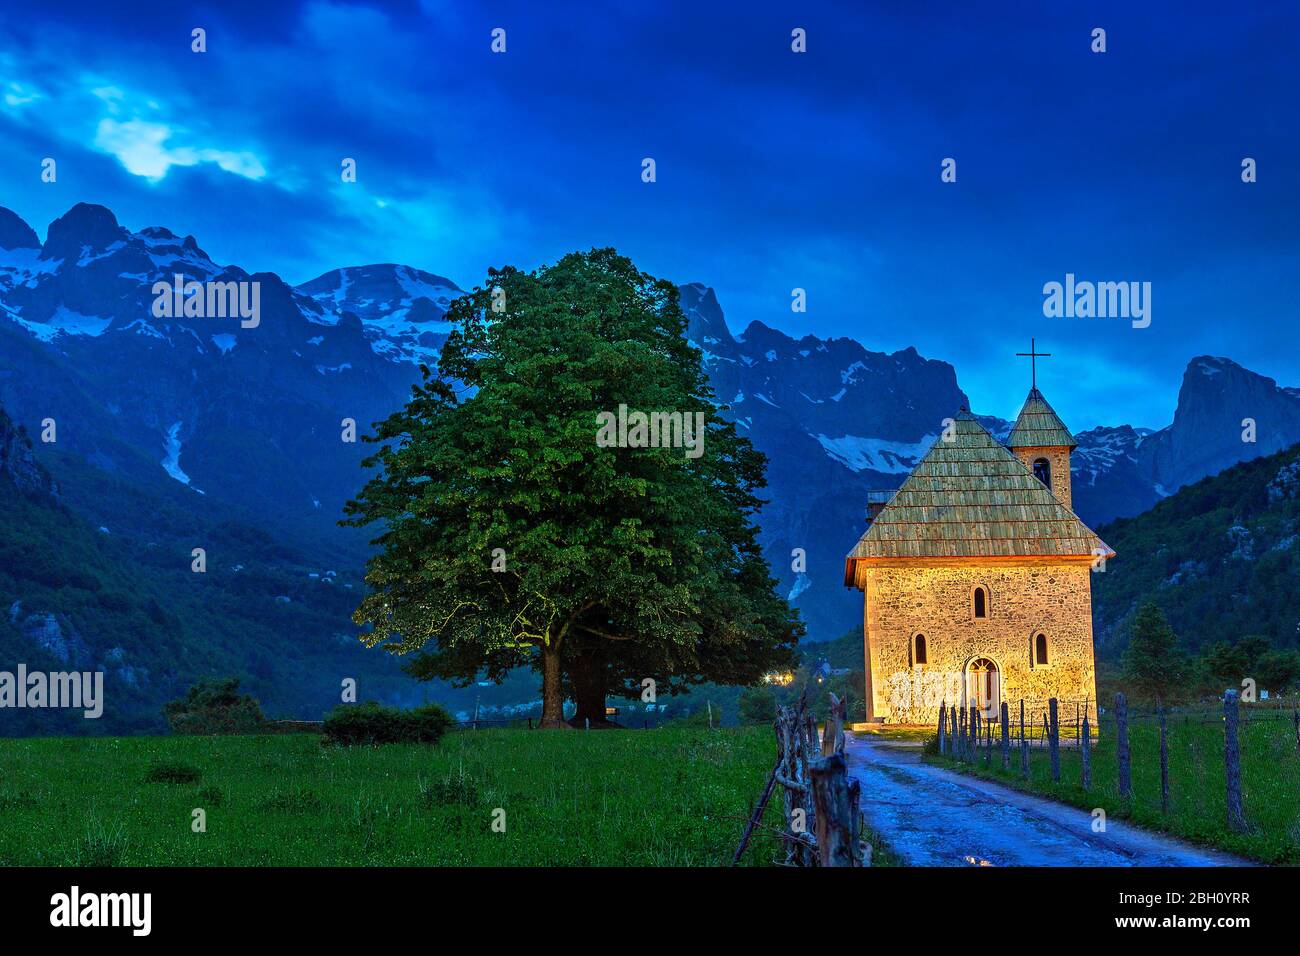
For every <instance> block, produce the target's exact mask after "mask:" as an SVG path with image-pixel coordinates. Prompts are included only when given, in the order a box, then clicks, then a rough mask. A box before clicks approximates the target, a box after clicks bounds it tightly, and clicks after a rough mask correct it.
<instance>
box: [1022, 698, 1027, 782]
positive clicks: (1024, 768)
mask: <svg viewBox="0 0 1300 956" xmlns="http://www.w3.org/2000/svg"><path fill="white" fill-rule="evenodd" d="M1020 779H1021V780H1028V779H1029V741H1028V740H1026V739H1025V699H1024V698H1023V697H1021V698H1020Z"/></svg>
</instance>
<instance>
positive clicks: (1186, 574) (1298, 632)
mask: <svg viewBox="0 0 1300 956" xmlns="http://www.w3.org/2000/svg"><path fill="white" fill-rule="evenodd" d="M1297 461H1300V446H1296V447H1293V448H1290V449H1288V450H1286V451H1282V452H1278V453H1277V454H1274V455H1270V456H1268V457H1264V458H1257V459H1255V460H1253V461H1248V462H1243V463H1241V464H1239V465H1235V466H1234V467H1232V468H1229V469H1227V470H1226V471H1223V472H1221V473H1220V474H1218V475H1214V476H1212V477H1209V478H1205V479H1202V480H1201V481H1198V482H1196V483H1195V484H1192V485H1189V486H1187V487H1185V488H1181V489H1179V491H1178V492H1177V493H1175V494H1174V495H1172V496H1170V497H1169V498H1166V499H1164V500H1163V501H1161V502H1159V503H1158V504H1157V505H1156V506H1155V507H1154V508H1152V509H1151V510H1150V511H1148V512H1146V513H1145V514H1142V515H1138V516H1137V517H1134V518H1127V519H1123V520H1120V521H1116V522H1113V523H1112V524H1109V525H1107V526H1105V527H1104V528H1101V529H1099V531H1100V534H1101V536H1102V537H1103V538H1104V539H1105V540H1106V542H1107V543H1108V544H1110V545H1111V546H1112V547H1113V548H1114V549H1115V550H1116V552H1117V556H1116V557H1115V558H1112V559H1110V560H1109V561H1108V562H1107V564H1106V570H1105V572H1104V573H1099V574H1095V575H1093V595H1094V614H1095V621H1096V633H1097V640H1098V650H1099V653H1100V654H1101V655H1102V656H1103V657H1106V658H1109V659H1110V660H1115V659H1116V658H1118V657H1119V656H1120V653H1121V652H1122V651H1123V647H1124V638H1125V637H1126V636H1127V634H1128V632H1129V625H1130V623H1131V620H1132V617H1133V615H1134V613H1135V612H1136V610H1137V608H1138V607H1140V606H1141V605H1142V604H1143V603H1145V602H1147V601H1155V602H1156V603H1158V604H1159V605H1160V607H1161V609H1162V610H1164V612H1165V614H1166V616H1167V617H1168V619H1169V622H1170V624H1171V625H1172V626H1173V628H1174V630H1175V632H1176V633H1177V634H1178V635H1179V637H1180V638H1181V639H1182V641H1183V642H1184V646H1185V647H1186V648H1188V649H1189V650H1190V651H1193V652H1196V651H1199V650H1201V649H1202V648H1204V647H1205V646H1207V645H1209V644H1213V643H1215V642H1217V641H1224V640H1226V641H1228V642H1229V643H1238V644H1239V643H1240V640H1241V636H1242V635H1256V636H1260V637H1263V638H1264V639H1266V640H1267V641H1268V642H1269V644H1270V645H1271V646H1272V647H1274V648H1279V649H1287V648H1294V647H1296V646H1297V641H1298V640H1300V613H1298V612H1297V608H1296V602H1295V582H1296V581H1297V580H1300V496H1297V495H1295V494H1294V492H1291V491H1287V490H1286V489H1285V488H1283V487H1282V486H1281V485H1280V484H1279V482H1278V481H1277V479H1278V475H1279V473H1280V472H1281V471H1282V470H1283V469H1284V468H1287V467H1288V466H1292V467H1293V466H1294V465H1295V463H1296V462H1297ZM1220 690H1222V688H1220Z"/></svg>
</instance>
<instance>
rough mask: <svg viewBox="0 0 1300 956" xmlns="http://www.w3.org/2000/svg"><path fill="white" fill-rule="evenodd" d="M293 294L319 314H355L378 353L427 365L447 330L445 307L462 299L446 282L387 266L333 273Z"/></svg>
mask: <svg viewBox="0 0 1300 956" xmlns="http://www.w3.org/2000/svg"><path fill="white" fill-rule="evenodd" d="M296 290H297V291H298V292H301V293H302V294H303V295H306V296H309V297H310V298H311V299H312V300H313V301H314V302H315V303H316V304H317V305H318V306H319V307H320V309H321V313H320V314H321V315H341V314H342V313H343V312H345V311H346V312H351V313H353V314H354V315H356V316H357V318H359V319H360V320H361V325H362V327H363V328H364V329H365V331H366V336H367V338H369V339H370V341H371V347H372V348H374V350H375V351H376V352H378V353H379V354H381V355H385V356H387V357H389V358H393V359H395V360H404V361H412V362H424V363H426V364H427V365H433V363H435V362H436V361H437V360H438V352H439V350H440V349H441V348H442V343H443V342H445V341H446V340H447V333H448V332H449V331H450V330H451V326H450V324H449V323H447V322H446V321H444V319H443V316H444V315H445V314H446V312H447V307H448V306H449V305H451V300H452V299H455V298H457V297H458V296H460V295H461V294H462V290H461V289H460V288H459V287H458V286H457V285H456V283H454V282H452V281H451V280H450V279H444V278H442V276H436V275H433V274H432V273H430V272H424V271H422V270H420V269H414V268H412V267H410V266H400V265H393V264H391V263H389V264H384V265H370V266H353V267H350V268H346V269H334V270H332V271H330V272H327V273H325V274H324V275H322V276H317V277H316V278H315V279H312V280H311V281H310V282H304V283H303V284H302V285H300V286H297V287H296Z"/></svg>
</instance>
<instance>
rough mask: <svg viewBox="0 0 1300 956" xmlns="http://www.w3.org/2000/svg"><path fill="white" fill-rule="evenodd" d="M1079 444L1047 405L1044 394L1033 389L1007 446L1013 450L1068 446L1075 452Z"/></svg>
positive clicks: (1009, 436) (1012, 430) (1021, 410)
mask: <svg viewBox="0 0 1300 956" xmlns="http://www.w3.org/2000/svg"><path fill="white" fill-rule="evenodd" d="M1078 444H1079V443H1078V442H1076V441H1075V440H1074V436H1073V435H1071V434H1070V430H1069V429H1068V428H1066V427H1065V425H1064V424H1063V423H1062V422H1061V419H1060V417H1059V416H1058V415H1057V414H1056V411H1055V410H1054V409H1053V408H1052V406H1051V405H1048V404H1047V399H1045V398H1043V393H1042V392H1040V391H1039V390H1038V389H1037V388H1031V389H1030V390H1029V396H1028V397H1027V398H1026V399H1025V406H1024V408H1022V409H1020V417H1019V418H1017V419H1016V424H1015V427H1014V428H1012V429H1011V434H1010V435H1008V436H1007V445H1008V446H1009V447H1011V448H1054V447H1060V446H1066V447H1068V448H1070V450H1072V451H1073V450H1074V449H1075V448H1077V447H1078Z"/></svg>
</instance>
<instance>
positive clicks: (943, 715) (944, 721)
mask: <svg viewBox="0 0 1300 956" xmlns="http://www.w3.org/2000/svg"><path fill="white" fill-rule="evenodd" d="M945 730H948V701H946V700H945V701H941V702H940V705H939V754H940V756H941V757H943V756H946V754H948V749H946V747H948V741H946V740H945V736H946V735H945V734H944V731H945Z"/></svg>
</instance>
